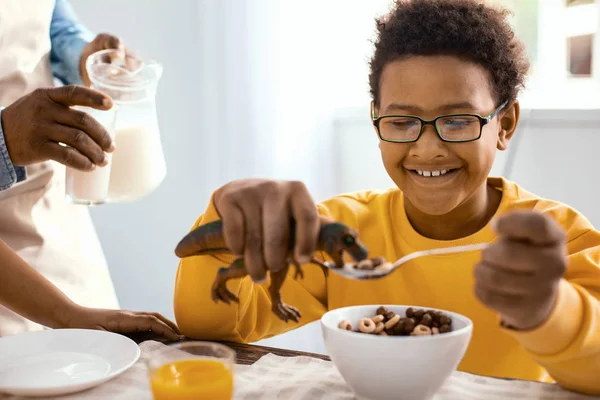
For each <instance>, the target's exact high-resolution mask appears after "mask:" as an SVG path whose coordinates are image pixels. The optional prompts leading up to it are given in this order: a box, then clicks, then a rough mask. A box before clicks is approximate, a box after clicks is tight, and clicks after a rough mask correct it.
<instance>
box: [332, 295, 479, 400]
mask: <svg viewBox="0 0 600 400" xmlns="http://www.w3.org/2000/svg"><path fill="white" fill-rule="evenodd" d="M380 306H381V305H363V306H352V307H344V308H338V309H335V310H331V311H329V312H327V313H325V315H323V317H321V329H322V332H323V339H324V341H325V346H326V348H327V351H328V353H329V356H330V358H331V361H332V362H333V364H334V365H335V366H336V368H337V369H338V371H339V372H340V374H341V376H342V378H343V379H344V380H345V381H346V383H347V384H348V386H350V388H351V389H352V391H353V392H354V394H355V396H356V397H357V398H358V399H359V400H398V399H402V400H426V399H431V398H432V397H433V396H434V395H435V393H436V392H437V391H438V390H439V389H440V388H441V386H442V385H443V384H444V382H445V381H446V379H448V377H450V375H451V374H452V372H454V371H455V370H456V368H457V367H458V364H459V363H460V361H461V360H462V358H463V357H464V354H465V351H466V350H467V347H468V345H469V342H470V340H471V333H472V331H473V323H472V321H471V320H470V319H469V318H467V317H465V316H463V315H460V314H456V313H453V312H449V311H446V310H441V309H436V308H430V307H419V306H409V305H407V306H399V305H385V304H384V305H383V306H384V307H386V308H387V309H388V310H389V311H393V312H395V313H396V314H400V316H402V317H404V316H405V311H406V309H407V308H409V307H413V308H414V309H419V308H421V309H427V310H438V311H442V312H444V313H445V314H446V315H448V316H449V317H450V318H451V319H452V332H448V333H444V334H439V335H433V336H431V335H429V336H379V335H373V334H365V333H360V332H352V331H347V330H343V329H340V328H338V324H339V323H340V321H343V320H349V321H350V322H351V323H352V327H353V328H354V329H356V327H357V326H358V322H359V321H360V319H361V318H368V317H373V316H375V315H376V310H377V308H378V307H380Z"/></svg>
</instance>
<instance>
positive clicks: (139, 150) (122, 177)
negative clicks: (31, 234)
mask: <svg viewBox="0 0 600 400" xmlns="http://www.w3.org/2000/svg"><path fill="white" fill-rule="evenodd" d="M86 71H87V75H88V77H89V80H90V86H91V89H93V90H96V91H98V92H100V93H103V94H104V95H106V96H108V97H109V98H110V99H111V100H112V102H113V106H112V107H111V108H110V109H108V110H106V109H103V110H100V109H94V108H81V107H78V108H79V109H80V110H83V111H85V112H86V113H88V114H89V115H90V116H91V117H93V119H95V120H96V121H97V122H98V123H99V124H101V125H102V126H103V127H104V128H105V129H106V131H107V132H108V133H109V135H110V136H111V138H112V139H113V142H114V144H115V146H116V149H115V150H114V151H113V152H112V153H110V154H108V157H107V158H108V164H107V165H105V166H103V167H98V168H96V169H95V170H94V171H91V172H89V171H80V170H77V169H73V168H68V169H67V176H66V196H67V198H68V199H69V200H70V201H71V202H73V203H76V204H83V205H97V204H102V203H107V202H133V201H136V200H139V199H141V198H143V197H145V196H147V195H148V194H150V193H152V192H153V191H154V190H155V189H156V188H158V186H159V185H160V184H161V183H162V181H163V180H164V178H165V176H166V163H165V159H164V155H163V150H162V143H161V140H160V132H159V126H158V118H157V112H156V89H157V86H158V81H159V80H160V77H161V75H162V66H161V65H160V64H159V63H157V62H155V61H153V60H148V59H142V58H140V57H138V56H136V55H133V54H131V53H130V52H129V51H125V50H123V49H109V50H102V51H99V52H96V53H94V54H92V55H90V56H89V57H88V59H87V61H86Z"/></svg>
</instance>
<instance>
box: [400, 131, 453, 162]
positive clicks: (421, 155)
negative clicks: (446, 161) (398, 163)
mask: <svg viewBox="0 0 600 400" xmlns="http://www.w3.org/2000/svg"><path fill="white" fill-rule="evenodd" d="M447 155H448V147H447V146H446V143H444V141H442V139H440V137H439V136H438V134H437V132H436V130H435V127H433V126H431V125H425V126H424V127H423V133H422V134H421V137H419V140H417V141H416V142H414V143H412V146H411V148H410V150H409V156H410V157H414V158H418V159H421V160H431V159H434V158H438V157H445V156H447Z"/></svg>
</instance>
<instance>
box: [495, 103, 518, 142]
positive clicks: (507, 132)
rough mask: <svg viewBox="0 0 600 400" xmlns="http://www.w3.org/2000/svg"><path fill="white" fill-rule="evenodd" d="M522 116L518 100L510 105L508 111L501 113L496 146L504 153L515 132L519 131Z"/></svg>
mask: <svg viewBox="0 0 600 400" xmlns="http://www.w3.org/2000/svg"><path fill="white" fill-rule="evenodd" d="M520 114H521V106H520V105H519V101H518V100H515V101H513V102H512V103H509V104H508V106H507V107H506V109H504V110H503V111H500V113H499V118H500V121H499V122H500V126H499V130H498V143H497V144H496V147H497V148H498V150H501V151H504V150H506V149H507V148H508V142H510V139H512V137H513V135H514V133H515V130H516V129H517V124H518V122H519V116H520Z"/></svg>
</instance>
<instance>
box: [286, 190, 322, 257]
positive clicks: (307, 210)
mask: <svg viewBox="0 0 600 400" xmlns="http://www.w3.org/2000/svg"><path fill="white" fill-rule="evenodd" d="M290 199H291V208H292V216H293V218H294V221H295V222H296V232H295V242H296V243H295V246H294V255H295V257H296V259H297V260H298V261H299V262H300V263H301V264H303V263H307V262H309V261H310V259H311V258H312V256H313V254H314V253H315V251H316V249H317V237H318V235H319V214H318V212H317V208H316V207H315V204H314V201H313V200H312V197H311V196H310V194H309V193H308V190H307V189H306V186H304V185H303V184H297V185H296V187H295V188H294V190H293V192H292V195H291V196H290Z"/></svg>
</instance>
